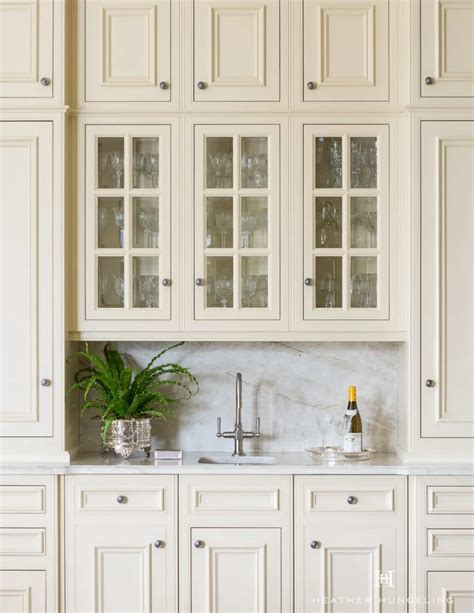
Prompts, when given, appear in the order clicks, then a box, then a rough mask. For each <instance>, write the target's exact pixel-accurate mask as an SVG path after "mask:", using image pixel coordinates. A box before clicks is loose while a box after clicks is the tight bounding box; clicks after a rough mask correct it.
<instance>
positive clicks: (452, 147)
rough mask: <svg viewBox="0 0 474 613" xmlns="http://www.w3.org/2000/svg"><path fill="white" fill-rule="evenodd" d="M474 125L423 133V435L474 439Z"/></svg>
mask: <svg viewBox="0 0 474 613" xmlns="http://www.w3.org/2000/svg"><path fill="white" fill-rule="evenodd" d="M473 168H474V122H471V121H446V122H436V121H433V122H431V121H425V122H422V127H421V177H422V179H421V381H420V385H421V434H422V436H423V437H428V438H429V437H453V438H469V437H473V436H474V376H473V373H474V319H473V312H474V278H473V275H472V271H473V267H474V246H473V243H474V174H473Z"/></svg>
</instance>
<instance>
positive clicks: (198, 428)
mask: <svg viewBox="0 0 474 613" xmlns="http://www.w3.org/2000/svg"><path fill="white" fill-rule="evenodd" d="M167 344H169V343H167ZM167 344H165V343H156V342H150V343H147V342H140V343H138V342H137V343H134V342H120V343H114V345H113V346H114V347H115V348H116V349H118V350H119V351H120V352H121V353H123V354H125V356H126V359H127V362H128V363H129V365H131V366H135V367H136V366H144V365H145V364H146V363H147V362H148V361H149V360H150V359H151V358H152V356H153V355H155V353H157V352H158V351H159V350H161V349H162V348H163V347H164V346H166V345H167ZM90 346H91V348H92V349H94V350H95V351H100V350H101V348H102V344H100V343H91V344H90ZM398 351H399V349H398V345H397V344H396V343H216V342H214V343H201V342H189V343H186V344H184V345H182V346H180V347H177V348H175V349H173V350H172V351H170V352H169V353H168V354H167V356H166V358H167V360H168V361H177V362H180V363H182V364H183V365H184V366H187V367H188V368H189V369H190V370H191V371H192V372H193V373H194V374H195V375H196V377H197V378H198V380H199V383H200V391H199V393H198V394H197V395H196V396H194V397H193V398H192V399H191V400H190V401H187V402H183V403H181V404H179V405H178V408H177V411H176V414H175V416H174V417H170V418H169V419H168V420H167V421H166V422H164V421H155V422H154V424H153V433H154V441H153V443H154V445H153V447H154V448H161V449H184V450H185V451H227V450H229V451H230V450H231V449H232V441H231V440H224V439H218V438H217V437H216V435H215V433H216V418H217V417H219V416H220V417H222V429H223V430H232V429H233V425H234V417H235V374H236V373H237V372H238V371H241V372H242V375H243V412H242V414H243V424H244V428H245V429H248V430H254V429H255V420H256V416H257V415H258V416H259V417H260V418H261V431H262V436H261V438H260V439H251V440H247V441H246V442H245V443H246V449H247V450H248V451H262V450H263V451H265V452H274V453H275V452H287V451H302V450H304V449H305V448H306V447H309V446H319V445H321V444H323V443H324V444H326V445H328V444H335V443H336V442H337V438H338V434H337V433H336V432H335V431H334V427H333V425H332V424H333V420H332V419H331V418H335V417H339V416H341V415H342V414H343V413H344V410H345V407H346V404H347V399H346V394H347V386H348V385H357V387H358V404H359V408H360V411H361V415H362V421H363V427H364V446H367V447H372V448H375V449H377V450H378V451H392V450H394V449H395V447H396V441H397V428H398ZM90 417H91V414H90V413H89V414H86V415H84V416H83V418H82V420H81V426H80V427H81V433H80V444H81V448H82V449H83V450H97V449H98V446H99V429H100V423H99V422H98V421H91V419H90ZM331 422H332V423H331Z"/></svg>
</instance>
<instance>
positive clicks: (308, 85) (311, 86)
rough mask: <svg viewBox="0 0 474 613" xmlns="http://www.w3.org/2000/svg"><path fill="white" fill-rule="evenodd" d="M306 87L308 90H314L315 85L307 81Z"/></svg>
mask: <svg viewBox="0 0 474 613" xmlns="http://www.w3.org/2000/svg"><path fill="white" fill-rule="evenodd" d="M306 87H307V88H308V89H316V83H315V82H314V81H308V82H307V83H306Z"/></svg>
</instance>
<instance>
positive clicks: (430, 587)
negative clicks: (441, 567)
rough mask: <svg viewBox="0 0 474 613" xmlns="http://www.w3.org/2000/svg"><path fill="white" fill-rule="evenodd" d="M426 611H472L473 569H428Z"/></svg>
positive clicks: (454, 612)
mask: <svg viewBox="0 0 474 613" xmlns="http://www.w3.org/2000/svg"><path fill="white" fill-rule="evenodd" d="M426 584H427V598H426V600H427V603H428V604H427V609H426V610H427V613H447V612H449V613H451V612H452V613H472V611H474V572H473V571H445V572H443V571H428V572H427V573H426Z"/></svg>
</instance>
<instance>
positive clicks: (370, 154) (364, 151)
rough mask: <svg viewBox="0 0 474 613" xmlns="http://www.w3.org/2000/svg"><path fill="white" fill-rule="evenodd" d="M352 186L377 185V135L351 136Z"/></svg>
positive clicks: (373, 186) (365, 186)
mask: <svg viewBox="0 0 474 613" xmlns="http://www.w3.org/2000/svg"><path fill="white" fill-rule="evenodd" d="M351 187H354V188H365V189H368V188H376V187H377V137H376V136H351Z"/></svg>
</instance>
